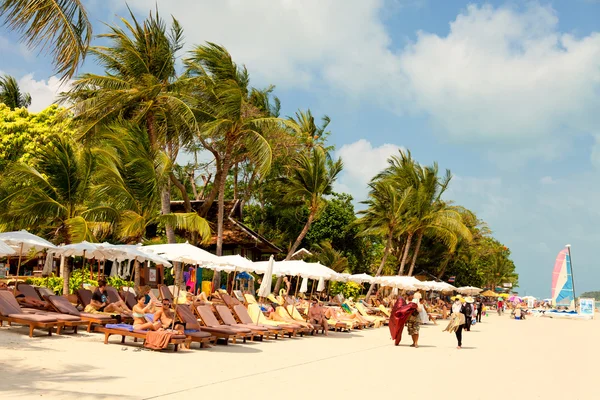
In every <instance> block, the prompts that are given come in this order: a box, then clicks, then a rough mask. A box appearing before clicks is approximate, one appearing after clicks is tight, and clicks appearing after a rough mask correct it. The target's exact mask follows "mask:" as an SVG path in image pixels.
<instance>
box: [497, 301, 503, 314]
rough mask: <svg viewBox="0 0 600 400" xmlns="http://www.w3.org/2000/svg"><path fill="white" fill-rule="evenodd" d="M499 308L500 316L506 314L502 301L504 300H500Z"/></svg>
mask: <svg viewBox="0 0 600 400" xmlns="http://www.w3.org/2000/svg"><path fill="white" fill-rule="evenodd" d="M497 307H498V316H500V315H502V314H504V302H503V301H502V299H499V300H498V304H497Z"/></svg>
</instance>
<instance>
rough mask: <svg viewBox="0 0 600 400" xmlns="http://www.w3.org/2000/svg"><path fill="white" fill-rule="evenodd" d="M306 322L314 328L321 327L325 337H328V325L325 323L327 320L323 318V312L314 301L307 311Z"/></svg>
mask: <svg viewBox="0 0 600 400" xmlns="http://www.w3.org/2000/svg"><path fill="white" fill-rule="evenodd" d="M308 322H310V323H311V324H312V325H313V326H314V327H315V328H317V327H318V326H322V327H323V332H324V333H325V336H329V324H328V323H327V318H325V310H324V309H323V307H321V305H320V304H319V302H318V301H316V300H314V301H313V302H312V305H311V306H310V308H309V310H308Z"/></svg>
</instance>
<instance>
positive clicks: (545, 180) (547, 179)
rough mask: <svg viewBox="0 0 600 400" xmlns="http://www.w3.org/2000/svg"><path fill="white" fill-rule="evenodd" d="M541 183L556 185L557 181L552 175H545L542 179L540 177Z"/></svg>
mask: <svg viewBox="0 0 600 400" xmlns="http://www.w3.org/2000/svg"><path fill="white" fill-rule="evenodd" d="M540 183H541V184H542V185H554V184H555V183H557V182H556V180H555V179H554V178H552V177H551V176H544V177H543V178H542V179H540Z"/></svg>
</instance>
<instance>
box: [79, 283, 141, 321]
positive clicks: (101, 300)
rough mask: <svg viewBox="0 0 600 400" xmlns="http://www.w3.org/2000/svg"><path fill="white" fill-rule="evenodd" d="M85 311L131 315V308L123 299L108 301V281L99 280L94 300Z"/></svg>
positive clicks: (93, 295) (93, 294)
mask: <svg viewBox="0 0 600 400" xmlns="http://www.w3.org/2000/svg"><path fill="white" fill-rule="evenodd" d="M85 312H89V313H97V312H102V313H116V314H121V315H125V316H131V310H130V309H129V308H128V307H127V306H126V305H125V303H124V302H123V300H119V301H117V302H114V303H110V302H109V301H108V293H107V292H106V281H105V280H104V279H99V280H98V288H97V289H96V290H95V291H94V293H92V300H91V301H90V304H89V305H88V306H87V307H86V308H85Z"/></svg>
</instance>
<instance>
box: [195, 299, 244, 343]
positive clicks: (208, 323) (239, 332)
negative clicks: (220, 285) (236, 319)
mask: <svg viewBox="0 0 600 400" xmlns="http://www.w3.org/2000/svg"><path fill="white" fill-rule="evenodd" d="M194 310H195V311H196V315H197V316H198V317H199V318H200V321H202V323H203V324H204V325H203V327H202V328H203V329H204V330H205V331H207V332H211V330H213V329H218V330H221V329H229V330H231V331H233V332H234V333H235V334H236V339H242V341H243V342H244V343H246V339H247V338H250V340H254V337H253V335H252V331H251V330H250V329H248V328H242V327H237V326H228V325H222V324H221V323H220V322H219V320H218V319H217V317H215V314H214V313H213V312H212V310H211V308H210V307H209V306H195V307H194ZM211 333H212V332H211ZM233 343H234V344H235V341H234V342H233Z"/></svg>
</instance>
